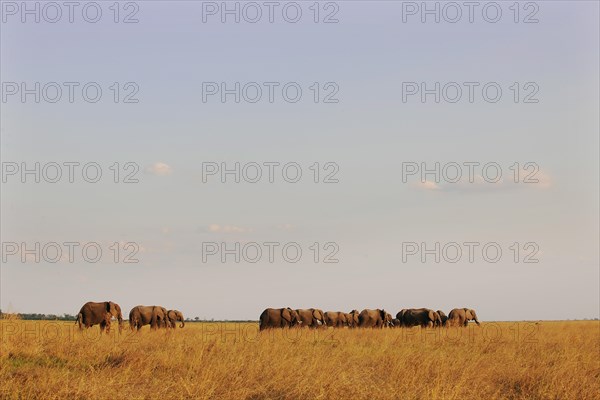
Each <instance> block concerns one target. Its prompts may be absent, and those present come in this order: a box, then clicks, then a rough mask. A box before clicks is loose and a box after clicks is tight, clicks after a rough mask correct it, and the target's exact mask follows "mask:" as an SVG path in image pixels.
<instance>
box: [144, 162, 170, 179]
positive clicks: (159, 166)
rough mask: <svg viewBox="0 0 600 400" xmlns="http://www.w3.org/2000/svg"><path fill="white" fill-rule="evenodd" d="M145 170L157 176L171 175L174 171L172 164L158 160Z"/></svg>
mask: <svg viewBox="0 0 600 400" xmlns="http://www.w3.org/2000/svg"><path fill="white" fill-rule="evenodd" d="M145 171H146V172H147V173H149V174H152V175H156V176H166V175H170V174H171V173H172V172H173V168H171V166H170V165H168V164H166V163H164V162H156V163H154V164H152V165H149V166H148V167H146V170H145Z"/></svg>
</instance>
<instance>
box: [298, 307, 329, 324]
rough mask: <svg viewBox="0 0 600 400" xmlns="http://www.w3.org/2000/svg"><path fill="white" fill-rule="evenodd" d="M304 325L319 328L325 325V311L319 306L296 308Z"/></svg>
mask: <svg viewBox="0 0 600 400" xmlns="http://www.w3.org/2000/svg"><path fill="white" fill-rule="evenodd" d="M296 312H297V313H298V316H299V317H300V321H302V327H309V328H318V327H320V326H323V327H324V326H325V313H324V312H323V311H322V310H319V309H318V308H308V309H298V310H296Z"/></svg>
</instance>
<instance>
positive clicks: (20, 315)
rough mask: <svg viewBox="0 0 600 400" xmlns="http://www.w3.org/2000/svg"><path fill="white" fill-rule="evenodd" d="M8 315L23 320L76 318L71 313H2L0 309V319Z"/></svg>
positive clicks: (72, 319) (69, 319)
mask: <svg viewBox="0 0 600 400" xmlns="http://www.w3.org/2000/svg"><path fill="white" fill-rule="evenodd" d="M10 317H13V318H14V317H17V318H18V319H23V320H32V321H35V320H42V319H43V320H50V321H75V320H76V319H77V317H76V316H74V315H71V314H62V315H55V314H37V313H32V314H23V313H3V312H2V310H0V319H5V318H10Z"/></svg>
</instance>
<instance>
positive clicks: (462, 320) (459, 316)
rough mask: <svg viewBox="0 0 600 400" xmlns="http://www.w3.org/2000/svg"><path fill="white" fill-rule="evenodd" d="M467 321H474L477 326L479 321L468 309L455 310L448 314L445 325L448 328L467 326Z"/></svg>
mask: <svg viewBox="0 0 600 400" xmlns="http://www.w3.org/2000/svg"><path fill="white" fill-rule="evenodd" d="M469 321H475V323H476V324H477V325H479V319H477V314H476V313H475V310H473V309H470V308H455V309H453V310H452V311H450V314H448V321H447V324H448V325H449V326H467V324H468V323H469Z"/></svg>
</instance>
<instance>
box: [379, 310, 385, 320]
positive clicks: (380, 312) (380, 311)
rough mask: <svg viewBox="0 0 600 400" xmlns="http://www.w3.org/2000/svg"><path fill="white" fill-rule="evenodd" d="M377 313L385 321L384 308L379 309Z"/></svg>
mask: <svg viewBox="0 0 600 400" xmlns="http://www.w3.org/2000/svg"><path fill="white" fill-rule="evenodd" d="M379 315H381V319H382V320H384V321H385V310H379Z"/></svg>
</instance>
